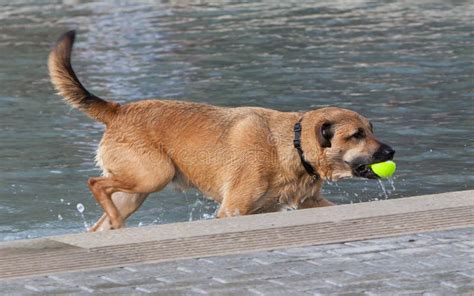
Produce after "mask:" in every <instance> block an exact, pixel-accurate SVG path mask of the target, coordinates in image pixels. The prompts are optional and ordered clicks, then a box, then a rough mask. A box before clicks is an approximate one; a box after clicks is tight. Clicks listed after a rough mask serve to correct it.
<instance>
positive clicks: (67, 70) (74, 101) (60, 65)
mask: <svg viewBox="0 0 474 296" xmlns="http://www.w3.org/2000/svg"><path fill="white" fill-rule="evenodd" d="M75 37H76V32H75V31H69V32H67V33H65V34H63V35H62V36H61V37H60V38H59V40H58V42H57V44H56V46H55V47H54V48H53V50H51V53H50V54H49V59H48V68H49V76H50V77H51V81H52V83H53V85H54V87H55V88H56V90H57V91H58V92H59V95H61V96H62V97H64V100H65V101H66V102H67V103H69V104H70V105H72V106H73V107H76V108H78V109H79V110H81V111H83V112H85V113H86V114H87V115H88V116H89V117H91V118H93V119H95V120H98V121H100V122H103V123H105V124H107V123H108V122H110V121H111V120H112V119H113V118H114V117H115V114H116V113H117V110H118V108H119V106H120V105H119V104H118V103H115V102H108V101H106V100H103V99H101V98H99V97H96V96H95V95H93V94H91V93H90V92H89V91H87V89H86V88H85V87H84V86H83V85H82V84H81V82H80V81H79V79H78V78H77V76H76V74H75V73H74V70H73V69H72V66H71V52H72V45H73V44H74V39H75Z"/></svg>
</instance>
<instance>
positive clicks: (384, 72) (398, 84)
mask: <svg viewBox="0 0 474 296" xmlns="http://www.w3.org/2000/svg"><path fill="white" fill-rule="evenodd" d="M473 8H474V7H473V4H472V3H470V2H468V1H466V2H463V1H460V2H456V1H433V2H430V1H423V2H422V3H415V4H414V3H406V4H404V3H396V2H395V3H393V2H391V1H386V2H384V1H378V2H372V1H310V0H306V1H297V2H295V1H286V2H285V1H258V2H257V1H245V2H239V1H164V3H156V2H154V1H150V2H149V3H148V2H145V1H141V2H140V4H136V3H132V2H131V1H130V2H128V1H120V2H119V3H117V2H114V3H112V2H110V3H101V2H94V1H87V2H83V1H63V2H58V1H49V2H45V1H41V2H37V1H31V2H28V1H22V2H21V4H15V3H6V4H4V5H2V9H1V10H0V52H1V55H0V69H1V71H0V139H1V141H0V143H1V149H0V200H1V202H0V213H1V215H0V239H18V238H25V237H31V236H44V235H50V234H60V233H66V232H79V231H83V225H82V224H83V222H87V223H88V225H90V224H92V223H94V221H95V219H97V218H98V217H99V216H100V215H101V211H100V208H99V206H98V205H96V204H95V202H94V200H93V198H92V197H91V195H90V193H89V191H88V189H87V186H86V180H87V178H88V177H89V176H94V175H99V174H100V172H99V171H98V170H97V169H96V168H95V167H94V161H93V159H94V152H95V149H96V147H97V144H98V141H99V139H100V135H101V133H102V131H103V126H102V125H100V124H98V123H95V122H92V121H91V120H89V119H87V118H86V117H85V116H84V115H83V114H81V113H80V112H78V111H76V110H71V109H70V108H69V107H68V106H67V105H66V104H64V103H63V102H61V100H60V99H59V98H58V97H57V96H55V95H54V91H53V90H52V87H51V85H50V83H49V79H48V75H47V69H46V58H47V54H48V51H49V49H50V46H51V44H52V42H53V40H55V39H56V38H57V37H58V36H59V35H60V34H61V33H62V32H64V31H66V30H68V29H72V28H76V29H78V30H79V36H78V42H77V47H76V49H75V52H74V57H73V64H74V67H75V69H76V71H77V73H78V75H79V76H80V78H81V80H83V81H84V83H85V84H86V85H87V87H88V88H89V89H91V90H92V91H93V92H94V93H96V94H97V95H99V96H102V97H105V98H111V99H114V100H117V101H119V102H122V103H125V102H129V101H133V100H137V99H140V98H151V97H160V98H178V99H183V98H184V99H186V100H190V101H197V102H208V103H212V104H217V105H223V106H242V105H249V106H263V107H269V108H274V109H279V110H283V111H295V110H308V109H311V108H318V107H322V106H327V105H334V106H339V107H345V108H350V109H353V110H355V111H358V112H360V113H362V114H363V115H365V116H367V117H369V118H370V119H371V120H372V121H373V122H374V125H375V131H376V134H377V135H378V137H379V138H380V139H383V140H384V142H387V143H390V144H391V145H392V146H393V147H394V148H395V149H396V150H397V155H396V157H395V159H396V161H397V164H398V166H399V170H398V171H397V173H396V174H395V177H394V180H393V182H394V185H393V184H392V185H391V186H390V187H392V190H388V191H389V192H388V198H397V197H402V196H410V195H416V194H424V193H435V192H444V191H451V190H462V189H468V188H472V185H471V184H473V181H474V174H473V173H472V169H471V167H472V166H473V165H474V164H473V162H474V157H473V154H474V145H473V144H474V139H473V138H472V126H473V123H474V122H473V119H472V114H473V113H474V112H473V111H474V107H473V104H472V100H473V95H472V75H473V73H474V65H473V63H472V46H473V43H474V42H473V38H472V30H473V25H472V19H471V18H472V11H473ZM388 182H390V181H388ZM388 184H390V183H388ZM393 186H395V187H396V190H395V187H393ZM390 187H389V186H387V188H390ZM324 193H325V194H326V195H327V196H328V197H329V198H330V199H332V200H334V201H336V202H338V203H350V202H361V201H367V200H374V199H383V198H385V196H384V193H383V191H382V190H381V189H380V187H379V184H378V182H376V181H367V180H347V181H340V182H338V183H337V184H328V185H327V186H325V188H324ZM194 194H195V193H194V192H193V191H191V192H190V193H188V194H187V195H186V196H185V195H184V194H182V193H178V192H174V191H173V190H172V189H166V190H165V191H163V192H160V193H158V194H154V195H153V196H152V197H151V198H149V200H148V201H147V202H146V203H145V205H144V207H143V208H142V209H141V210H140V211H139V212H138V213H137V214H136V215H135V216H133V217H132V218H131V219H130V221H128V225H129V226H137V225H138V224H139V223H141V224H142V225H149V224H156V223H169V222H174V221H187V220H189V219H190V218H191V219H193V220H195V219H202V218H206V217H208V216H209V215H212V214H213V213H214V211H215V205H214V204H213V203H212V202H210V201H208V200H205V199H203V198H202V197H201V196H199V197H198V198H199V199H198V200H196V197H195V196H194ZM78 203H82V204H83V205H84V206H85V207H86V208H87V211H84V212H83V213H79V212H78V211H77V209H76V208H75V205H76V204H78ZM81 214H83V215H84V218H81ZM59 217H62V218H59Z"/></svg>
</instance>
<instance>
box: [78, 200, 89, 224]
mask: <svg viewBox="0 0 474 296" xmlns="http://www.w3.org/2000/svg"><path fill="white" fill-rule="evenodd" d="M76 208H77V211H78V212H79V214H81V218H82V222H83V223H84V227H85V228H86V230H88V229H89V225H88V224H87V221H86V218H85V217H84V210H85V208H84V205H83V204H81V203H78V204H77V205H76Z"/></svg>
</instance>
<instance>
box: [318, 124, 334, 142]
mask: <svg viewBox="0 0 474 296" xmlns="http://www.w3.org/2000/svg"><path fill="white" fill-rule="evenodd" d="M333 136H334V131H333V130H332V124H331V123H330V122H324V123H323V124H321V125H320V126H317V127H316V137H317V138H318V142H319V145H320V146H321V147H322V148H329V147H331V139H332V137H333Z"/></svg>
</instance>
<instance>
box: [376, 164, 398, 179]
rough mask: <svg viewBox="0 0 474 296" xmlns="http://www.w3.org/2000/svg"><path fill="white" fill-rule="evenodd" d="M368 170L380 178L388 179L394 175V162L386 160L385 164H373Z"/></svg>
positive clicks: (395, 167) (395, 166)
mask: <svg viewBox="0 0 474 296" xmlns="http://www.w3.org/2000/svg"><path fill="white" fill-rule="evenodd" d="M370 168H371V169H372V171H373V172H374V173H375V174H376V175H377V176H379V177H380V178H390V177H391V176H392V175H393V173H395V170H396V169H397V165H396V164H395V162H393V161H391V160H388V161H385V162H379V163H373V164H371V165H370Z"/></svg>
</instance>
